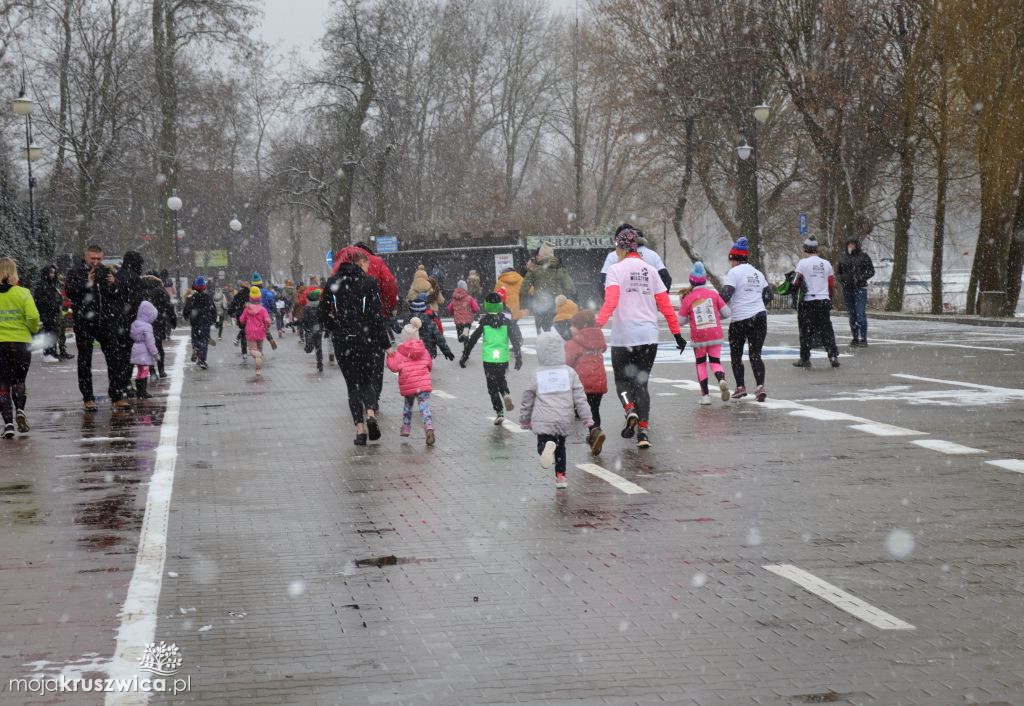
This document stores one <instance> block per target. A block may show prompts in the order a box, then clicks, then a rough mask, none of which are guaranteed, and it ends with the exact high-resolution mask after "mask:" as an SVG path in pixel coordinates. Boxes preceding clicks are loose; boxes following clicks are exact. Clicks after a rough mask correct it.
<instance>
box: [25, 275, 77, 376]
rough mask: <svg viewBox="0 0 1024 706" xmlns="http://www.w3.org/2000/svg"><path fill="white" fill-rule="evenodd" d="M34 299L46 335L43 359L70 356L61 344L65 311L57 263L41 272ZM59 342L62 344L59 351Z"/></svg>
mask: <svg viewBox="0 0 1024 706" xmlns="http://www.w3.org/2000/svg"><path fill="white" fill-rule="evenodd" d="M32 299H33V300H34V301H35V303H36V308H37V309H38V310H39V319H40V321H41V322H42V332H43V335H44V336H45V343H46V348H44V349H43V361H45V362H47V363H57V362H59V361H60V360H62V359H66V358H68V357H69V356H68V355H67V352H66V351H64V348H63V344H61V340H62V336H61V335H60V331H62V330H63V328H64V312H63V311H62V310H61V307H62V306H63V304H64V295H63V294H62V293H61V291H60V282H59V281H58V280H57V267H56V265H47V266H46V267H44V268H43V270H42V271H41V272H40V273H39V282H38V283H36V287H35V289H34V290H33V292H32ZM58 344H60V345H61V348H60V350H59V351H58V349H57V347H58ZM70 357H72V358H73V357H74V356H70Z"/></svg>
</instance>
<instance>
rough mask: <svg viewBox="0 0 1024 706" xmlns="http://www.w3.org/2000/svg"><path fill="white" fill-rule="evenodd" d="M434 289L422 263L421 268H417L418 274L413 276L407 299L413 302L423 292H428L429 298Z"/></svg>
mask: <svg viewBox="0 0 1024 706" xmlns="http://www.w3.org/2000/svg"><path fill="white" fill-rule="evenodd" d="M433 289H434V288H433V286H432V285H431V284H430V277H429V276H428V275H427V271H426V270H425V269H423V266H422V265H421V266H420V268H419V269H418V270H416V274H414V275H413V276H412V285H411V286H410V287H409V293H408V294H406V295H405V300H406V301H409V302H411V301H412V300H413V299H415V298H416V297H418V296H419V295H421V294H426V295H427V298H428V299H429V298H430V293H431V291H433Z"/></svg>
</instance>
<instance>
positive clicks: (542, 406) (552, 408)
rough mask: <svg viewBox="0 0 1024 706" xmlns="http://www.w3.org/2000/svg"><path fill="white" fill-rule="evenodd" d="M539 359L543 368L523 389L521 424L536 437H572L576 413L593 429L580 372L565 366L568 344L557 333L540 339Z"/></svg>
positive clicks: (592, 419)
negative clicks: (541, 435) (551, 435)
mask: <svg viewBox="0 0 1024 706" xmlns="http://www.w3.org/2000/svg"><path fill="white" fill-rule="evenodd" d="M537 360H538V362H539V363H540V367H539V368H537V370H536V371H535V372H534V373H533V375H532V376H531V377H530V382H529V383H528V384H527V386H526V389H525V390H523V403H522V405H521V406H520V408H519V410H520V411H519V423H520V424H521V425H522V426H524V427H528V428H529V429H532V430H533V433H534V434H555V435H557V436H568V435H569V434H571V433H572V430H573V426H574V425H575V422H576V413H579V415H580V419H581V420H583V422H584V423H585V424H586V425H587V426H588V427H589V426H591V425H593V423H594V418H593V416H592V415H591V413H590V405H589V404H587V393H586V392H584V391H583V383H582V382H580V378H579V376H578V375H577V374H576V371H575V370H573V369H572V368H570V367H569V366H568V365H566V364H565V341H564V340H562V337H561V336H559V335H558V334H557V333H555V332H553V331H545V332H544V333H542V334H541V335H540V336H538V337H537Z"/></svg>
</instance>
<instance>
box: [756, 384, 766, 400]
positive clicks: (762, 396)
mask: <svg viewBox="0 0 1024 706" xmlns="http://www.w3.org/2000/svg"><path fill="white" fill-rule="evenodd" d="M755 394H756V397H755V399H756V400H757V401H758V402H764V401H765V400H766V399H768V391H767V390H765V389H764V385H758V386H757V392H756V393H755Z"/></svg>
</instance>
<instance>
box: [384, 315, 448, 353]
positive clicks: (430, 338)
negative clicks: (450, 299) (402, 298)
mask: <svg viewBox="0 0 1024 706" xmlns="http://www.w3.org/2000/svg"><path fill="white" fill-rule="evenodd" d="M413 319H419V320H420V340H421V341H422V342H423V345H424V346H425V347H426V349H427V353H429V354H430V357H431V358H436V357H437V349H438V348H440V349H441V351H442V352H444V353H446V354H450V353H451V350H452V349H451V348H449V347H448V342H447V341H446V340H445V338H444V334H443V333H441V331H440V330H439V329H438V328H437V324H436V323H434V319H433V317H431V316H430V314H429V313H428V312H424V313H422V314H409V316H407V317H406V319H405V321H396V322H395V326H394V331H395V333H400V332H401V331H402V328H403V327H404V326H405V325H406V324H408V323H409V322H410V321H412V320H413Z"/></svg>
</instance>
